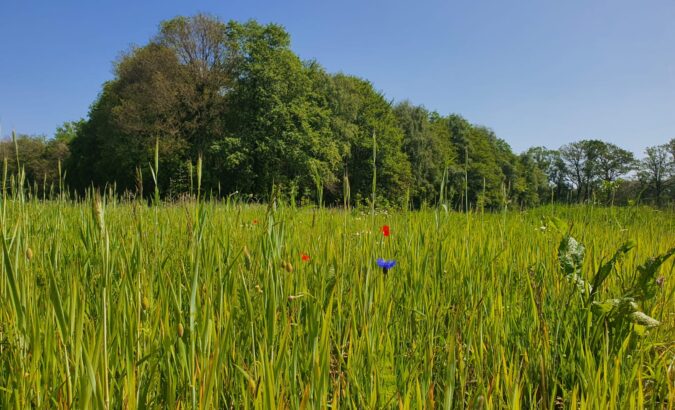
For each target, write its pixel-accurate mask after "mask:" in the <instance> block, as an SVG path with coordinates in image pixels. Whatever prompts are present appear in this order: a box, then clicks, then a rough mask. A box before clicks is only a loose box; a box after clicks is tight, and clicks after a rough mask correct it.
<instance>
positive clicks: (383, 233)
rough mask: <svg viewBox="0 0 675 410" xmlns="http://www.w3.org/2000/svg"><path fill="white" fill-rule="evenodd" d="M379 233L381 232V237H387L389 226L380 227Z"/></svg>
mask: <svg viewBox="0 0 675 410" xmlns="http://www.w3.org/2000/svg"><path fill="white" fill-rule="evenodd" d="M380 231H381V232H382V235H384V236H389V225H382V228H380Z"/></svg>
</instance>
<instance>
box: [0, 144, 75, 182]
mask: <svg viewBox="0 0 675 410" xmlns="http://www.w3.org/2000/svg"><path fill="white" fill-rule="evenodd" d="M68 155H69V151H68V145H67V144H66V143H65V142H63V141H60V140H56V139H47V138H46V137H45V136H42V135H38V136H32V135H25V134H20V135H17V136H16V137H15V141H14V140H7V141H2V142H0V160H3V161H7V168H8V171H9V172H10V173H11V174H14V175H18V174H19V172H20V171H21V170H23V171H24V172H25V183H26V184H27V185H29V186H37V187H38V191H37V192H36V193H43V194H46V192H45V191H47V190H49V189H50V186H51V185H52V184H53V185H54V186H57V185H58V182H59V177H60V175H59V170H60V167H59V164H60V163H62V162H63V161H64V160H65V159H66V158H67V157H68ZM17 159H18V161H19V162H18V164H17Z"/></svg>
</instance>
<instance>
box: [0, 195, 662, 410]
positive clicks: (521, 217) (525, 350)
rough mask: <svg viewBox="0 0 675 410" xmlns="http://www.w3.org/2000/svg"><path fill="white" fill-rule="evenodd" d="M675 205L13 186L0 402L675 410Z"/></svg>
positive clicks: (0, 327)
mask: <svg viewBox="0 0 675 410" xmlns="http://www.w3.org/2000/svg"><path fill="white" fill-rule="evenodd" d="M6 195H8V194H6ZM673 216H674V215H673V214H672V212H663V211H655V210H652V209H648V208H635V207H631V208H596V207H592V206H578V207H561V206H549V207H543V208H539V209H534V210H530V211H526V212H514V211H504V212H503V213H487V212H486V213H480V212H478V213H476V212H470V213H463V214H462V213H456V212H447V211H445V210H443V208H441V209H439V210H429V209H428V210H421V211H414V212H398V213H392V214H389V213H386V212H378V213H376V214H371V213H370V211H366V212H365V213H364V212H362V211H361V210H359V209H345V210H336V209H332V210H331V209H319V208H308V207H303V208H296V207H295V206H293V204H290V205H289V204H288V203H284V202H282V201H276V200H275V201H272V202H271V203H270V204H269V205H268V206H261V205H248V204H245V203H243V202H241V201H237V200H234V199H232V200H229V201H227V202H215V201H207V202H203V201H202V202H196V201H186V202H177V203H173V204H165V205H159V206H152V207H148V206H147V205H146V204H145V203H142V202H135V201H132V202H119V200H117V199H115V197H110V196H107V197H104V198H100V197H98V196H93V197H89V198H88V199H87V200H86V203H73V202H70V201H67V200H65V199H62V200H58V201H51V202H39V201H36V200H28V199H25V200H22V199H21V197H20V196H18V195H17V196H15V197H12V198H7V197H5V198H4V199H3V202H2V233H3V236H4V241H3V257H2V262H3V264H2V269H1V271H0V272H1V275H0V318H1V319H0V381H1V383H0V407H2V408H8V409H9V408H28V407H33V408H53V407H62V408H68V407H75V408H86V407H89V406H93V407H99V408H102V407H107V406H110V407H112V408H120V407H128V408H136V407H138V408H147V407H150V408H177V407H180V408H192V407H194V408H230V407H233V408H254V407H255V408H326V407H327V406H329V405H330V406H332V407H333V408H337V407H344V408H383V407H385V408H393V407H400V408H429V407H432V406H436V407H448V408H521V407H542V408H577V405H580V406H581V407H580V408H669V406H672V405H673V398H674V397H675V389H674V388H673V380H674V378H675V345H673V340H675V333H674V329H675V328H674V327H673V324H674V323H675V322H674V318H675V310H674V309H673V306H675V305H674V304H673V303H672V300H673V293H674V292H675V281H673V275H672V273H673V269H674V265H673V258H667V255H668V252H670V253H672V252H673V249H670V251H669V248H672V245H673V244H674V243H675V234H674V232H675V218H674V217H673ZM384 225H387V226H389V229H386V230H383V229H381V228H382V226H384ZM383 232H386V233H387V234H388V236H385V235H384V234H383ZM570 235H571V236H570ZM629 241H632V242H629ZM617 249H618V250H619V251H617ZM303 255H304V256H303ZM658 255H664V256H663V257H661V258H659V259H656V260H652V261H649V258H651V257H656V256H658ZM378 258H384V259H389V260H395V261H396V266H395V267H393V268H391V269H390V270H388V271H386V272H385V271H383V270H382V269H380V268H379V267H378V265H377V262H376V260H377V259H378ZM307 259H308V260H307ZM664 277H665V279H664ZM658 322H660V324H659V323H658Z"/></svg>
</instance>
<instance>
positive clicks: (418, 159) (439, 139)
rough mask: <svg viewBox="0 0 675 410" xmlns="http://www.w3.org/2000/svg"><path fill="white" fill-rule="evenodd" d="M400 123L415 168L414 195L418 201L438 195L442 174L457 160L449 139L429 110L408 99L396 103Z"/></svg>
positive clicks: (429, 200) (396, 113)
mask: <svg viewBox="0 0 675 410" xmlns="http://www.w3.org/2000/svg"><path fill="white" fill-rule="evenodd" d="M394 114H395V115H396V118H397V121H398V125H399V127H400V128H401V129H402V130H403V136H404V139H403V150H404V152H405V153H406V155H407V156H408V160H409V161H410V164H411V171H412V178H413V179H412V181H413V184H412V189H413V192H412V196H413V201H414V203H415V205H417V206H419V205H420V204H421V203H422V202H427V203H433V202H435V201H436V200H437V199H438V195H439V189H440V187H441V184H442V183H444V181H443V176H444V175H445V173H446V171H447V169H448V167H449V166H450V164H451V163H452V162H453V161H454V152H453V151H452V146H451V145H450V140H449V139H448V138H445V135H444V134H443V133H439V132H438V127H434V124H432V122H431V120H430V113H429V112H428V111H427V110H426V109H425V108H424V107H421V106H414V105H412V104H411V103H410V102H408V101H404V102H402V103H399V104H397V105H396V106H395V107H394Z"/></svg>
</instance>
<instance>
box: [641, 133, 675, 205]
mask: <svg viewBox="0 0 675 410" xmlns="http://www.w3.org/2000/svg"><path fill="white" fill-rule="evenodd" d="M669 148H670V147H669V146H668V144H663V145H656V146H653V147H648V148H647V149H646V150H645V154H647V156H646V157H645V158H644V159H643V160H642V161H641V163H640V178H641V179H642V180H643V181H644V182H645V183H646V184H647V186H648V188H649V189H651V190H652V192H653V195H654V200H655V203H656V205H657V206H661V202H662V196H663V193H664V190H665V188H666V187H667V185H666V182H667V180H668V178H669V177H670V176H671V175H672V173H673V167H674V166H675V165H674V163H673V156H672V154H671V153H670V150H669Z"/></svg>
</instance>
